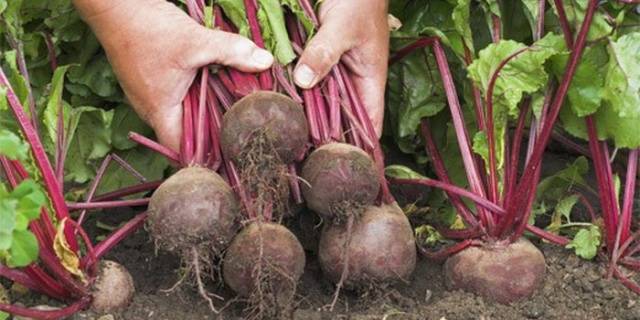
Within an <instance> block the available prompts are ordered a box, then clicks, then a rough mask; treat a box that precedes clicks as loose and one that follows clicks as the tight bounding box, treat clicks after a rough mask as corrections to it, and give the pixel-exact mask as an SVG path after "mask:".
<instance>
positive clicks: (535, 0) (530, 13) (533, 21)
mask: <svg viewBox="0 0 640 320" xmlns="http://www.w3.org/2000/svg"><path fill="white" fill-rule="evenodd" d="M520 1H522V4H523V5H524V9H525V10H524V12H525V16H526V17H527V21H529V25H530V26H531V33H535V32H536V29H537V26H538V15H539V14H540V8H539V5H538V4H539V3H540V1H539V0H520Z"/></svg>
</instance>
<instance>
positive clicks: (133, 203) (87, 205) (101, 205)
mask: <svg viewBox="0 0 640 320" xmlns="http://www.w3.org/2000/svg"><path fill="white" fill-rule="evenodd" d="M149 199H150V198H143V199H132V200H116V201H103V202H69V203H68V204H67V206H68V207H69V210H72V211H75V210H87V209H88V210H95V209H112V208H122V207H142V206H146V205H148V204H149Z"/></svg>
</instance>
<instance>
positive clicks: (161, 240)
mask: <svg viewBox="0 0 640 320" xmlns="http://www.w3.org/2000/svg"><path fill="white" fill-rule="evenodd" d="M238 213H239V209H238V204H237V200H236V198H235V195H234V193H233V191H232V190H231V188H230V187H229V185H228V184H227V183H226V182H225V181H224V180H223V179H222V178H221V177H220V176H219V175H218V174H217V173H215V172H213V171H211V170H209V169H204V168H198V167H190V168H185V169H182V170H180V171H178V172H177V173H176V174H174V175H173V176H171V177H170V178H169V179H167V180H166V181H165V182H164V183H163V184H162V185H160V187H159V188H158V190H156V191H155V192H154V194H153V196H152V197H151V202H150V203H149V231H150V233H151V236H152V238H153V239H154V240H155V241H156V243H157V244H158V245H159V246H160V248H162V249H164V250H167V251H178V252H180V253H184V252H185V251H190V250H191V249H192V248H193V247H200V246H202V245H206V246H207V248H211V249H213V250H214V252H215V253H218V252H221V251H222V250H224V249H225V248H226V246H227V245H228V244H229V242H230V241H231V239H232V238H233V236H234V235H235V233H236V232H237V227H236V217H237V216H238Z"/></svg>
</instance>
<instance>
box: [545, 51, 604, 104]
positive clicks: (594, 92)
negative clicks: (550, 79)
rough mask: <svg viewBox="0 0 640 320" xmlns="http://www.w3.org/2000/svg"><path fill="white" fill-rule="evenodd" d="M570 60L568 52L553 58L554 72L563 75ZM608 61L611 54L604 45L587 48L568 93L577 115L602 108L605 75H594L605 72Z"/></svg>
mask: <svg viewBox="0 0 640 320" xmlns="http://www.w3.org/2000/svg"><path fill="white" fill-rule="evenodd" d="M568 60H569V55H568V54H562V55H558V56H556V57H554V58H552V69H553V73H554V74H555V75H556V77H557V78H558V79H561V78H562V77H563V75H564V72H565V69H566V65H567V62H568ZM608 61H609V56H608V54H607V51H606V48H605V46H604V45H596V46H592V47H587V48H586V49H585V51H584V54H583V56H582V58H581V59H580V62H579V63H578V67H577V69H576V73H575V75H574V77H573V80H572V81H571V87H569V92H568V93H567V97H568V103H569V105H570V106H571V109H573V111H574V112H575V113H576V114H577V115H579V116H581V117H583V116H587V115H590V114H593V113H595V112H596V111H597V110H598V108H600V106H601V104H602V95H603V85H604V77H594V75H598V74H605V72H606V66H607V62H608Z"/></svg>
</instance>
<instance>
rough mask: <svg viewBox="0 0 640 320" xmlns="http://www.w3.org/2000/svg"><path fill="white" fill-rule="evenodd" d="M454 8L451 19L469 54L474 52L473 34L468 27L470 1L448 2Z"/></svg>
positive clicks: (456, 0) (451, 0)
mask: <svg viewBox="0 0 640 320" xmlns="http://www.w3.org/2000/svg"><path fill="white" fill-rule="evenodd" d="M449 2H450V3H451V4H453V5H454V6H455V7H454V9H453V13H452V14H451V19H452V20H453V24H454V26H455V28H456V31H457V32H458V33H459V34H460V36H462V39H463V41H464V44H465V45H466V46H467V48H469V50H470V51H471V52H475V49H474V46H473V33H472V32H471V26H470V25H469V23H470V19H469V12H470V4H471V0H449Z"/></svg>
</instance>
